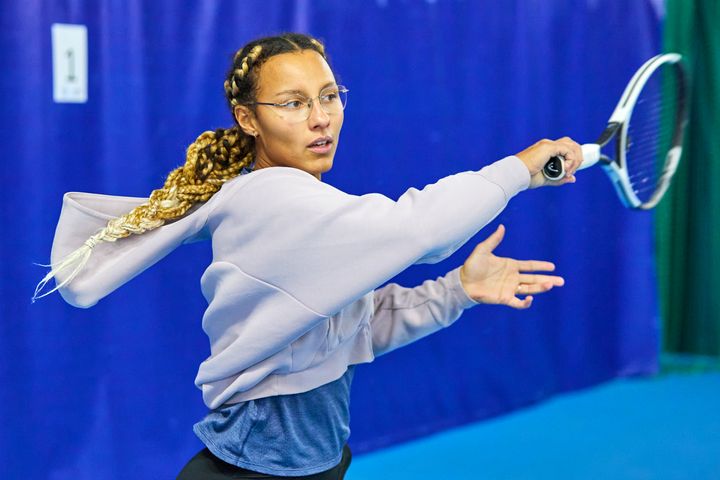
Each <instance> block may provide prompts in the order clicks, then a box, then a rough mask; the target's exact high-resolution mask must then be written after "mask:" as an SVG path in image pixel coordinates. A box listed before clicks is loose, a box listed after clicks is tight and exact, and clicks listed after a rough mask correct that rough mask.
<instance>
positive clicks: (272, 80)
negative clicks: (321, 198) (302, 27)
mask: <svg viewBox="0 0 720 480" xmlns="http://www.w3.org/2000/svg"><path fill="white" fill-rule="evenodd" d="M257 78H258V80H257V82H258V93H257V101H258V102H268V103H285V102H288V101H291V100H295V99H298V98H302V97H305V98H314V100H313V107H312V111H311V112H310V116H309V117H308V119H307V120H304V121H300V122H297V123H293V122H289V121H288V120H286V119H285V118H283V116H282V115H283V112H282V111H281V110H280V109H278V108H276V107H273V106H269V105H256V107H255V109H254V112H253V111H251V110H250V109H248V108H247V107H237V108H236V112H235V114H236V117H237V119H238V123H239V124H240V125H241V127H242V128H243V130H245V132H248V133H251V134H252V133H255V134H256V137H255V138H256V141H255V148H256V152H255V153H256V157H255V169H256V170H257V169H259V168H265V167H274V166H283V167H294V168H299V169H300V170H304V171H306V172H308V173H310V174H311V175H314V176H315V177H316V178H317V179H318V180H319V179H320V176H321V174H322V173H324V172H327V171H328V170H330V169H331V168H332V164H333V157H334V156H335V150H336V148H337V144H338V140H339V137H340V129H341V128H342V123H343V112H342V111H340V112H339V113H335V114H332V115H328V114H327V113H326V112H325V111H324V110H323V109H322V108H321V106H320V104H319V102H318V99H317V98H316V97H317V96H318V95H319V94H320V92H321V91H323V90H325V89H327V88H328V87H333V86H335V85H336V83H335V76H334V75H333V72H332V70H330V66H329V65H328V64H327V62H326V61H325V59H324V58H323V57H322V56H321V55H320V54H318V53H317V52H315V51H313V50H302V51H300V52H290V53H283V54H280V55H275V56H273V57H271V58H269V59H268V60H267V61H265V63H263V64H262V65H261V66H260V69H259V72H258V77H257ZM323 137H327V138H325V140H327V141H329V144H327V145H325V146H318V145H313V143H317V141H318V140H320V139H323Z"/></svg>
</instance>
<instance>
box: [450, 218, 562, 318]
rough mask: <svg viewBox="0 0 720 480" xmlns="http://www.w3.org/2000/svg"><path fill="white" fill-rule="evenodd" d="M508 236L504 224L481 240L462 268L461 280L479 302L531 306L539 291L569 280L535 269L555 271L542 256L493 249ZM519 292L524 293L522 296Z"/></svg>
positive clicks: (471, 295)
mask: <svg viewBox="0 0 720 480" xmlns="http://www.w3.org/2000/svg"><path fill="white" fill-rule="evenodd" d="M503 236H505V227H504V226H502V225H500V226H499V227H498V228H497V230H495V232H494V233H493V234H492V235H490V236H489V237H488V238H487V239H485V241H483V242H481V243H479V244H478V245H477V246H476V247H475V249H474V250H473V252H472V253H471V254H470V256H469V257H468V258H467V260H465V263H464V264H463V266H462V267H461V268H460V281H461V282H462V286H463V288H464V289H465V291H466V292H467V293H468V295H470V297H471V298H472V299H473V300H475V301H476V302H480V303H490V304H499V305H507V306H509V307H513V308H528V307H530V305H531V304H532V301H533V297H532V295H533V294H535V293H542V292H547V291H548V290H550V289H552V288H553V287H561V286H562V285H563V284H564V283H565V280H563V278H562V277H558V276H555V275H539V274H536V273H532V272H552V271H553V270H555V265H553V264H552V263H550V262H544V261H539V260H515V259H513V258H503V257H496V256H495V255H494V254H493V250H495V248H496V247H497V246H498V245H499V244H500V242H501V241H502V239H503ZM518 295H524V296H525V298H524V299H523V300H520V298H518V297H517V296H518Z"/></svg>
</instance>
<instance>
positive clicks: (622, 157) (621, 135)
mask: <svg viewBox="0 0 720 480" xmlns="http://www.w3.org/2000/svg"><path fill="white" fill-rule="evenodd" d="M681 60H682V55H680V54H677V53H664V54H660V55H656V56H655V57H653V58H651V59H650V60H648V61H647V62H645V63H644V64H643V65H642V66H641V67H640V68H639V69H638V70H637V71H636V72H635V74H634V75H633V77H632V78H631V79H630V82H628V84H627V86H626V87H625V91H624V92H623V95H622V96H621V97H620V101H619V102H618V104H617V106H616V107H615V110H614V111H613V113H612V115H610V119H609V120H608V126H607V127H606V129H605V131H604V132H603V134H602V135H601V136H600V138H599V139H598V141H597V142H596V143H597V144H598V145H600V146H601V147H602V146H604V145H606V144H607V143H608V142H610V140H611V139H612V138H613V137H614V136H616V135H617V137H618V138H617V142H616V144H615V159H612V158H609V157H607V156H605V155H603V154H600V159H599V160H600V163H601V165H602V167H603V169H604V170H605V172H606V173H607V175H608V176H609V177H610V180H611V181H612V184H613V185H614V187H615V190H616V191H617V193H618V196H619V197H620V199H621V200H622V202H623V204H624V205H625V206H626V207H628V208H633V209H641V210H649V209H651V208H653V207H655V205H657V203H658V202H659V201H660V199H661V198H662V197H663V195H664V194H665V192H666V191H667V189H668V187H669V186H670V179H671V178H672V176H673V175H674V174H675V171H676V170H677V167H678V164H679V162H680V157H681V155H682V138H683V132H684V129H685V128H684V127H685V124H686V123H687V100H686V99H685V101H683V102H679V104H678V109H677V111H676V112H675V115H676V119H675V122H674V126H675V129H674V131H673V138H672V147H671V148H670V149H669V151H668V153H667V154H666V157H665V164H664V166H663V170H662V172H661V173H660V176H659V178H658V184H657V187H656V188H655V191H654V192H653V194H652V196H651V197H650V199H649V200H648V201H646V202H643V201H642V200H640V199H639V198H638V196H637V195H636V194H635V192H634V191H633V188H632V184H631V183H630V178H629V176H628V169H627V157H626V152H627V147H628V143H627V140H628V138H627V136H628V125H629V124H630V119H631V118H632V112H633V108H634V107H635V103H636V102H637V99H638V97H639V96H640V92H641V91H642V89H643V87H644V86H645V84H646V83H647V81H648V79H649V78H650V77H651V76H652V74H653V73H654V72H655V71H656V70H657V69H658V68H660V67H661V66H662V65H665V64H671V65H673V67H674V68H677V69H678V70H677V71H678V75H677V80H678V86H677V88H678V91H679V97H683V98H685V91H686V84H687V80H686V76H685V71H684V69H683V67H682V63H681ZM583 163H584V162H583Z"/></svg>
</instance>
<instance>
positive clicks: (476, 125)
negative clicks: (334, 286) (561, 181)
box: [0, 0, 660, 480]
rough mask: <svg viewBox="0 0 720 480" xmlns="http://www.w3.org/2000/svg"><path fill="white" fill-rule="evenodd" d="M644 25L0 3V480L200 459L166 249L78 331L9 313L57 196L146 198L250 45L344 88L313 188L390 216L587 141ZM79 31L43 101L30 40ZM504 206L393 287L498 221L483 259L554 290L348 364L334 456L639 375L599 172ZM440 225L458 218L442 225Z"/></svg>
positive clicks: (637, 300) (631, 217)
mask: <svg viewBox="0 0 720 480" xmlns="http://www.w3.org/2000/svg"><path fill="white" fill-rule="evenodd" d="M656 4H657V2H652V1H650V0H647V1H637V2H624V1H620V0H584V1H580V0H575V1H572V0H566V1H540V0H514V1H505V2H493V1H478V2H467V1H466V2H462V1H449V0H436V1H425V2H421V1H410V0H405V1H403V0H382V1H381V0H377V1H376V2H369V1H359V0H358V1H350V2H332V1H314V2H309V1H305V0H297V1H247V2H245V1H243V2H214V1H207V0H192V1H183V2H181V1H179V0H174V1H173V0H161V1H146V2H141V1H139V0H128V1H124V2H116V1H110V0H104V1H97V2H82V1H71V0H66V1H60V0H58V1H54V2H51V1H47V2H41V1H31V0H26V1H24V2H10V1H5V2H3V4H2V11H1V12H0V14H1V15H2V16H1V17H0V25H1V26H2V28H0V47H1V48H0V64H2V65H3V66H4V69H3V73H2V75H0V82H1V83H0V84H1V85H2V89H1V92H2V98H1V99H2V105H3V108H2V111H1V113H0V138H2V145H3V147H4V148H3V151H4V154H3V158H2V160H0V175H1V179H2V188H0V215H1V217H0V218H1V222H2V223H1V225H2V235H0V255H1V256H2V263H1V264H0V273H1V275H0V308H1V309H2V310H1V313H0V315H2V320H1V321H0V385H2V386H1V387H0V420H2V426H3V429H2V433H0V465H2V468H1V469H0V470H2V471H4V472H5V473H4V474H3V478H23V479H26V478H27V479H29V478H50V479H73V480H78V479H98V478H104V479H105V478H107V479H114V478H118V479H120V478H135V479H140V478H148V479H156V478H171V477H173V476H174V475H175V474H176V473H177V472H178V471H179V469H180V468H181V466H182V465H183V464H184V463H185V462H186V461H187V460H188V459H189V458H190V457H191V456H192V455H193V454H194V453H195V452H196V451H197V450H198V449H199V448H201V444H200V442H199V441H198V440H197V439H196V438H195V437H194V435H193V433H192V431H191V426H192V424H193V423H194V422H195V421H197V420H198V419H200V418H201V417H202V416H203V415H204V413H205V411H206V410H205V407H204V405H203V404H202V401H201V396H200V392H199V391H198V390H197V389H196V388H195V387H194V385H193V379H194V377H195V373H196V368H197V366H198V364H199V363H200V362H201V361H202V360H203V359H204V358H205V357H206V356H207V355H208V353H209V348H208V345H207V340H206V338H205V337H204V335H203V333H202V330H201V328H200V319H201V315H202V312H203V310H204V300H203V298H202V296H201V294H200V289H199V278H200V275H201V274H202V271H203V270H204V268H205V266H206V265H207V264H208V262H209V261H210V258H211V252H210V246H209V244H208V243H207V242H204V243H199V244H193V245H188V246H183V247H181V248H179V249H178V250H176V251H175V252H173V253H172V254H171V255H169V257H168V258H166V259H164V260H163V261H162V262H160V263H159V264H158V265H156V266H154V267H153V268H151V269H150V270H148V271H146V272H145V273H143V274H142V275H140V276H139V277H138V278H136V279H134V280H133V281H132V282H130V283H128V284H127V285H125V286H123V287H122V288H120V289H119V290H118V291H116V292H114V293H113V294H112V295H110V296H109V297H107V298H106V299H104V300H102V301H101V302H100V303H99V304H98V305H97V306H95V307H93V308H91V309H89V310H78V309H74V308H72V307H70V306H68V305H66V304H64V303H63V301H62V300H61V298H60V297H59V296H58V295H57V294H55V295H53V296H50V297H47V298H45V299H43V300H41V301H40V302H38V303H35V304H31V303H30V297H31V295H32V292H33V289H34V287H35V284H36V283H37V281H38V280H39V279H40V278H41V277H42V276H43V275H44V273H45V269H43V268H40V267H37V266H34V265H33V262H37V263H46V262H47V261H48V259H49V252H50V246H51V242H52V236H53V231H54V227H55V224H56V221H57V218H58V215H59V211H60V205H61V198H62V194H63V193H64V192H66V191H88V192H99V193H107V194H116V195H130V196H147V195H148V194H149V192H150V191H151V190H152V189H153V188H156V187H158V186H160V185H161V184H162V181H163V179H164V175H165V174H166V173H167V172H169V171H170V170H171V169H172V168H174V167H175V166H177V165H179V164H181V163H182V162H183V161H184V149H185V148H186V146H187V145H188V144H189V143H190V142H192V141H193V140H194V139H195V137H196V136H197V135H198V134H200V133H201V132H202V131H204V130H208V129H213V128H217V127H223V126H229V125H231V116H230V114H229V112H228V111H227V108H226V106H225V102H224V98H223V88H222V82H223V79H224V73H225V70H226V69H227V68H228V66H229V61H230V59H231V57H232V55H233V53H234V52H235V50H236V49H237V48H239V47H240V46H242V45H243V44H244V43H245V42H247V41H249V40H250V39H252V38H255V37H257V36H260V35H265V34H272V33H276V32H279V31H286V30H300V31H306V32H309V33H311V34H313V35H315V36H317V37H319V38H321V39H323V40H324V41H325V42H326V44H327V49H328V52H329V54H330V56H331V60H332V62H333V67H334V68H335V70H336V71H337V73H338V74H339V76H340V78H341V80H342V82H343V83H344V84H346V85H347V86H348V87H349V88H350V91H351V92H350V99H349V104H348V109H347V111H346V120H345V125H344V129H343V135H342V142H341V143H340V147H339V150H338V154H337V156H336V159H335V167H334V168H333V170H332V172H330V173H329V174H327V175H325V176H323V180H324V181H327V182H329V183H331V184H333V185H335V186H337V187H339V188H341V189H343V190H345V191H348V192H351V193H367V192H380V193H383V194H386V195H388V196H391V197H397V196H398V195H399V194H401V193H402V192H403V191H405V190H406V189H407V188H409V187H411V186H414V187H422V186H424V185H425V184H427V183H431V182H433V181H435V180H437V179H438V178H440V177H443V176H446V175H449V174H452V173H455V172H458V171H464V170H470V169H473V170H475V169H479V168H481V167H482V166H483V165H485V164H488V163H490V162H492V161H494V160H496V159H498V158H500V157H503V156H505V155H508V154H512V153H516V152H518V151H520V150H522V149H523V148H525V147H526V146H528V145H529V144H531V143H533V142H535V141H536V140H538V139H540V138H542V137H549V138H556V137H560V136H564V135H570V136H572V137H574V138H576V139H578V140H579V141H581V142H588V141H593V140H595V137H596V135H597V134H598V133H599V132H600V131H601V130H602V128H603V126H604V123H605V121H606V120H607V117H608V116H609V114H610V113H611V111H612V109H613V107H614V104H615V102H616V100H617V98H618V96H619V95H620V93H621V92H622V89H623V88H624V85H625V83H626V82H627V80H628V79H629V78H630V76H631V75H632V73H633V71H634V70H635V68H637V67H638V66H639V65H640V64H641V63H642V62H643V61H644V60H645V59H646V58H648V57H650V56H652V55H653V54H655V53H657V52H658V51H659V48H660V47H659V29H660V19H659V16H658V12H657V11H656V9H655V7H654V5H656ZM53 23H71V24H82V25H86V26H87V29H88V40H89V98H88V102H87V103H85V104H61V103H54V102H53V97H52V57H51V39H50V38H51V37H50V27H51V25H52V24H53ZM578 179H579V180H578V183H577V184H575V185H572V186H568V187H565V188H561V189H542V190H539V191H532V192H526V193H523V194H521V195H520V196H519V197H517V198H516V199H514V200H513V201H512V202H511V204H510V205H509V207H508V208H507V209H506V211H505V212H504V213H503V214H502V215H501V216H500V217H499V219H498V220H497V221H496V222H494V223H493V225H491V226H490V227H488V228H487V229H486V230H485V231H483V232H481V234H479V235H478V237H477V238H475V239H472V240H471V241H470V242H469V243H468V244H467V245H466V246H465V247H463V249H461V250H460V251H459V252H458V253H456V254H455V255H454V256H452V257H451V258H450V259H448V260H446V261H444V262H442V263H441V264H438V265H426V266H418V267H413V268H411V269H409V270H407V271H406V272H403V273H402V274H401V275H400V276H398V277H397V278H396V279H395V281H397V282H399V283H401V284H403V285H406V286H414V285H417V284H419V283H421V282H422V281H423V280H425V279H426V278H434V277H436V276H438V275H442V274H444V273H445V272H447V271H448V270H450V269H451V268H454V267H455V266H457V265H459V264H460V263H461V262H462V261H463V260H464V258H465V256H466V255H467V254H469V252H470V251H471V249H472V247H473V246H474V245H475V244H476V243H477V241H480V240H482V239H483V238H484V237H485V236H486V235H487V234H488V233H489V232H490V231H491V230H492V228H493V227H494V226H495V225H496V224H497V223H498V222H502V223H503V224H505V225H506V226H507V229H508V232H507V235H506V241H505V242H504V243H503V244H502V245H501V246H500V248H499V250H498V251H499V254H500V255H504V256H513V257H516V258H537V259H549V260H552V261H554V262H556V264H557V265H558V272H559V273H560V274H562V275H564V276H565V278H566V280H567V285H566V286H565V287H563V288H562V289H558V290H554V291H553V292H551V293H549V294H547V295H543V296H541V297H539V298H537V299H536V301H535V304H534V305H533V307H532V308H531V309H530V310H529V311H522V312H518V311H513V310H510V309H508V308H501V307H491V306H487V307H486V306H478V307H475V308H474V309H472V310H470V311H468V312H466V313H465V315H464V316H463V318H462V319H460V320H459V321H458V323H456V324H455V325H454V326H453V327H451V328H449V329H447V330H444V331H442V332H439V333H438V334H436V335H433V336H431V337H429V338H427V339H424V340H422V341H420V342H418V343H415V344H413V345H410V346H408V347H406V348H404V349H401V350H399V351H396V352H393V353H391V354H389V355H387V356H384V357H381V358H379V359H377V360H376V361H375V362H374V363H372V364H369V365H362V366H360V367H359V368H358V369H357V371H356V378H355V382H354V385H353V396H352V436H351V439H350V444H351V447H352V448H353V449H354V451H355V452H356V453H361V452H363V451H368V450H372V449H375V448H379V447H383V446H386V445H390V444H393V443H397V442H400V441H403V440H407V439H410V438H415V437H419V436H422V435H425V434H428V433H431V432H434V431H438V430H442V429H445V428H448V427H451V426H454V425H459V424H463V423H466V422H470V421H474V420H478V419H483V418H488V417H491V416H495V415H499V414H502V413H504V412H508V411H511V410H513V409H517V408H520V407H523V406H525V405H528V404H532V403H535V402H538V401H540V400H543V399H546V398H548V397H549V396H551V395H554V394H557V393H559V392H564V391H569V390H576V389H581V388H584V387H587V386H590V385H594V384H597V383H600V382H603V381H605V380H607V379H610V378H613V377H616V376H624V375H642V374H650V373H652V372H655V371H656V368H657V353H658V336H659V335H658V308H657V294H656V285H655V272H654V266H653V238H652V217H651V214H648V213H638V212H629V211H626V210H625V209H623V207H621V205H620V202H619V201H618V200H617V198H616V197H615V193H614V191H613V189H612V187H611V185H610V183H609V182H608V181H607V179H606V178H605V177H604V173H603V172H602V171H601V170H600V169H591V170H589V171H586V172H582V173H581V174H580V175H578ZM458 208H463V206H462V205H458Z"/></svg>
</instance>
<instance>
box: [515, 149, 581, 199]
mask: <svg viewBox="0 0 720 480" xmlns="http://www.w3.org/2000/svg"><path fill="white" fill-rule="evenodd" d="M558 155H560V156H562V157H564V158H565V176H564V177H563V178H561V179H560V180H548V179H547V178H545V175H543V173H542V169H543V167H544V166H545V164H546V163H547V162H548V161H549V160H550V159H551V158H552V157H556V156H558ZM515 156H516V157H518V158H519V159H520V160H521V161H522V162H523V163H524V164H525V166H526V167H527V169H528V171H529V172H530V188H537V187H542V186H545V185H553V186H558V185H565V184H566V183H575V170H577V169H578V167H579V166H580V164H581V163H582V161H583V154H582V148H581V147H580V145H579V144H578V143H576V142H575V141H574V140H573V139H571V138H570V137H563V138H561V139H558V140H547V139H544V140H540V141H539V142H537V143H536V144H534V145H532V146H530V147H528V148H526V149H525V150H523V151H522V152H520V153H517V154H515Z"/></svg>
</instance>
